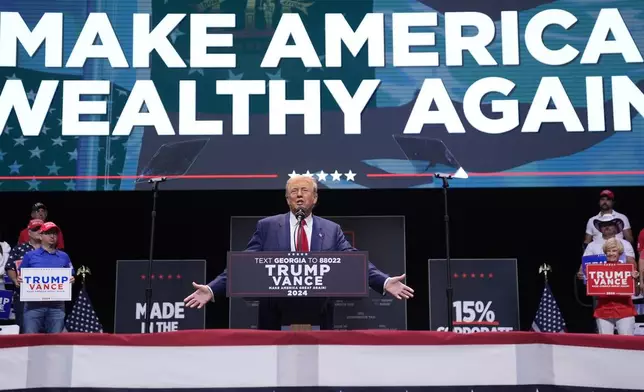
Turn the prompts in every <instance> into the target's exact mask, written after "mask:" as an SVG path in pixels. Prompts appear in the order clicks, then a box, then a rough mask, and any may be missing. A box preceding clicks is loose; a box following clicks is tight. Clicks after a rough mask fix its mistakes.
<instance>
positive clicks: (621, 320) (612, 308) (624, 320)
mask: <svg viewBox="0 0 644 392" xmlns="http://www.w3.org/2000/svg"><path fill="white" fill-rule="evenodd" d="M602 250H603V253H604V254H605V255H606V259H607V262H608V263H618V262H620V256H622V255H623V254H624V242H623V240H620V239H618V238H610V239H608V240H606V242H605V243H604V245H603V249H602ZM629 263H630V264H632V265H633V278H638V277H639V272H638V271H637V265H636V264H635V260H634V259H631V261H629ZM594 316H595V319H596V322H597V330H598V331H599V333H600V334H603V335H613V334H614V333H615V327H617V333H618V334H619V335H633V334H634V332H635V316H637V312H636V311H635V305H633V299H632V298H631V297H626V296H597V306H596V307H595V312H594Z"/></svg>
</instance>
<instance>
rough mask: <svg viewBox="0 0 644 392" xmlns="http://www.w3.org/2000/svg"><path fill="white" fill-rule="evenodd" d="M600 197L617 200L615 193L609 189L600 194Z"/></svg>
mask: <svg viewBox="0 0 644 392" xmlns="http://www.w3.org/2000/svg"><path fill="white" fill-rule="evenodd" d="M599 197H600V198H601V197H607V198H609V199H611V200H612V199H614V198H615V194H614V193H613V191H610V190H608V189H604V190H603V191H602V192H601V193H600V194H599Z"/></svg>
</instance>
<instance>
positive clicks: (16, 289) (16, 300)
mask: <svg viewBox="0 0 644 392" xmlns="http://www.w3.org/2000/svg"><path fill="white" fill-rule="evenodd" d="M43 223H44V222H43V221H42V220H40V219H32V220H30V221H29V224H28V225H27V229H26V230H27V235H28V236H29V241H28V242H25V243H22V244H18V245H17V246H15V247H14V248H13V249H11V252H10V253H9V260H7V264H6V265H5V267H4V269H5V271H6V272H7V275H8V276H9V278H10V279H11V281H12V282H13V311H14V313H15V315H16V325H17V326H18V327H20V332H23V325H22V318H23V317H22V316H23V313H24V312H23V309H24V304H23V303H22V302H20V282H19V281H18V272H17V269H18V267H20V264H21V263H22V259H23V258H24V256H25V254H27V253H28V252H31V251H32V250H35V249H38V248H40V234H39V233H38V231H40V226H42V224H43Z"/></svg>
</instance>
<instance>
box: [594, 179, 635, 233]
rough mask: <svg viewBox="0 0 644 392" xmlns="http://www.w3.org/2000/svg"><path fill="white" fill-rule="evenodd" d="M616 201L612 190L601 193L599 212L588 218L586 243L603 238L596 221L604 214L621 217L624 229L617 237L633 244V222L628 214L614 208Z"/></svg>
mask: <svg viewBox="0 0 644 392" xmlns="http://www.w3.org/2000/svg"><path fill="white" fill-rule="evenodd" d="M614 201H615V194H614V193H613V192H612V191H609V190H604V191H602V192H601V193H600V194H599V214H597V215H595V216H593V217H591V218H590V219H588V223H587V224H586V238H585V239H584V244H590V243H591V242H592V241H594V240H598V239H601V237H602V232H601V231H600V230H599V229H598V228H597V226H596V225H595V223H594V222H595V221H596V220H597V219H598V218H601V217H602V216H604V215H611V216H613V217H615V218H617V219H620V220H621V221H622V230H621V231H620V232H619V233H617V238H623V239H625V240H626V241H628V242H630V243H631V244H632V243H633V230H632V229H631V223H630V222H629V220H628V218H627V217H626V215H624V214H621V213H619V212H617V211H615V210H613V204H614Z"/></svg>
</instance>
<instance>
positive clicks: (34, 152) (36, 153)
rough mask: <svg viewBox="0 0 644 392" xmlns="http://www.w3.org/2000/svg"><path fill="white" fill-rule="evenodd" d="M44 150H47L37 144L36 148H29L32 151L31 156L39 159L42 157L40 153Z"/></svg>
mask: <svg viewBox="0 0 644 392" xmlns="http://www.w3.org/2000/svg"><path fill="white" fill-rule="evenodd" d="M43 151H45V150H41V149H40V148H39V147H38V146H36V148H34V149H33V150H29V152H30V153H31V156H30V157H29V158H38V159H40V154H42V153H43Z"/></svg>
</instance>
